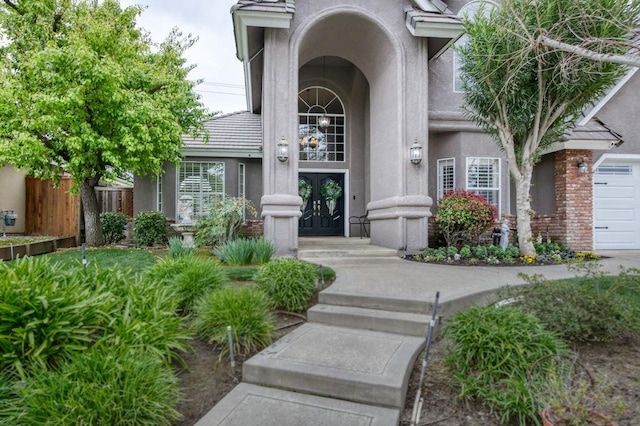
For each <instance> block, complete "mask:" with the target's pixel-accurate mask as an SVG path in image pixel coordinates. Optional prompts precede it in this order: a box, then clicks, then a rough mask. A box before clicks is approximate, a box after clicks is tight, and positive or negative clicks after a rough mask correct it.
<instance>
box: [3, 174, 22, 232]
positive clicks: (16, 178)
mask: <svg viewBox="0 0 640 426" xmlns="http://www.w3.org/2000/svg"><path fill="white" fill-rule="evenodd" d="M25 177H26V172H25V171H23V170H16V169H14V168H13V167H12V166H9V165H8V166H4V167H0V210H13V211H14V213H15V214H17V215H18V218H17V219H16V225H15V226H7V233H8V234H9V233H11V234H23V233H24V230H25V208H26V197H27V184H26V180H25ZM0 229H1V228H0Z"/></svg>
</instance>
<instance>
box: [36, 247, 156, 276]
mask: <svg viewBox="0 0 640 426" xmlns="http://www.w3.org/2000/svg"><path fill="white" fill-rule="evenodd" d="M86 253H87V262H88V265H87V267H88V268H98V267H99V268H101V269H107V268H112V267H114V266H115V267H118V268H119V269H122V270H124V269H130V270H131V271H132V272H134V273H141V272H143V271H145V270H146V269H147V268H149V267H150V266H152V265H153V264H154V263H155V261H156V258H155V257H154V256H153V254H151V253H150V252H149V251H147V250H141V249H128V248H127V249H125V248H115V247H103V248H90V249H88V250H87V251H86ZM47 257H50V258H51V260H52V261H54V262H56V263H61V264H62V266H63V268H80V267H81V266H82V251H81V250H80V249H73V250H65V251H58V252H55V253H51V254H48V255H47Z"/></svg>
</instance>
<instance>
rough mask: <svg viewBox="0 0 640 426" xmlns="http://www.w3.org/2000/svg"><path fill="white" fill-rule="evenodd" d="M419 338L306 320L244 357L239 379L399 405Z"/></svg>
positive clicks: (367, 402)
mask: <svg viewBox="0 0 640 426" xmlns="http://www.w3.org/2000/svg"><path fill="white" fill-rule="evenodd" d="M423 346H424V339H422V338H418V337H413V336H403V335H398V334H390V333H383V332H379V331H370V330H356V329H351V328H344V327H334V326H329V325H323V324H316V323H307V324H304V325H302V326H300V327H298V328H297V329H296V330H294V331H292V332H291V333H289V334H287V335H286V336H284V337H283V338H282V339H280V340H278V341H277V342H275V343H274V344H272V345H271V346H269V347H268V348H266V349H264V350H263V351H262V352H260V353H258V354H257V355H255V356H254V357H253V358H251V359H249V360H248V361H245V363H244V364H243V369H242V377H243V381H245V382H247V383H253V384H257V385H263V386H270V387H276V388H280V389H286V390H291V391H297V392H304V393H310V394H314V395H318V396H326V397H331V398H337V399H343V400H347V401H353V402H358V403H365V404H373V405H381V406H384V407H393V408H398V409H402V407H403V406H404V400H405V396H406V392H407V383H408V380H409V375H410V374H411V369H412V367H413V363H414V361H415V359H416V357H417V356H418V353H419V352H420V350H421V349H422V347H423Z"/></svg>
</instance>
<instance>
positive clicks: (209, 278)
mask: <svg viewBox="0 0 640 426" xmlns="http://www.w3.org/2000/svg"><path fill="white" fill-rule="evenodd" d="M159 264H161V265H159V266H158V267H157V268H154V271H152V272H151V273H150V275H148V276H147V278H149V277H154V276H158V275H159V272H160V271H164V272H168V273H167V274H166V275H165V276H164V278H163V279H161V281H162V282H164V283H166V284H167V285H168V286H170V287H171V288H172V289H173V291H174V292H175V295H176V297H177V298H178V309H179V310H180V311H181V312H182V313H184V314H188V313H189V312H191V310H192V309H193V305H194V303H195V302H196V301H197V300H198V299H199V298H200V297H201V296H202V295H203V294H205V293H207V292H211V291H214V290H218V289H220V288H222V287H223V286H224V285H225V284H226V283H227V281H228V279H227V274H226V273H225V272H224V269H223V268H222V267H221V266H220V265H219V264H218V263H217V262H215V261H213V260H210V259H206V258H201V257H184V258H181V259H177V260H174V261H172V262H171V261H169V262H159ZM172 268H173V269H172Z"/></svg>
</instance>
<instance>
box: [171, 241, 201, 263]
mask: <svg viewBox="0 0 640 426" xmlns="http://www.w3.org/2000/svg"><path fill="white" fill-rule="evenodd" d="M168 246H169V257H170V258H172V259H177V258H179V257H188V256H192V255H193V254H194V253H195V251H196V248H195V247H187V246H185V245H184V241H182V238H180V237H171V238H169V244H168Z"/></svg>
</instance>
